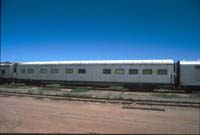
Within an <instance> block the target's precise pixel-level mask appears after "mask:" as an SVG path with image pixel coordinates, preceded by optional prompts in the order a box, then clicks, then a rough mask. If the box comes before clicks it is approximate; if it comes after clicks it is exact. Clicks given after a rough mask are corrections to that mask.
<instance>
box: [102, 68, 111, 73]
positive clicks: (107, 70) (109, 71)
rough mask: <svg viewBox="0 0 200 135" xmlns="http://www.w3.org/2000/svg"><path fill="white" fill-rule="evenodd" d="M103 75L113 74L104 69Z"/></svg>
mask: <svg viewBox="0 0 200 135" xmlns="http://www.w3.org/2000/svg"><path fill="white" fill-rule="evenodd" d="M103 74H111V69H103Z"/></svg>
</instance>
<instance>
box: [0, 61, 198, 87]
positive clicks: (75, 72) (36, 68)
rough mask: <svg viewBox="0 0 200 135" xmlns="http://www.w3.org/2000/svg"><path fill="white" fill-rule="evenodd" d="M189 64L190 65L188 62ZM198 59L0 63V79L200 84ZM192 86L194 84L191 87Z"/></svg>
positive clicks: (92, 82)
mask: <svg viewBox="0 0 200 135" xmlns="http://www.w3.org/2000/svg"><path fill="white" fill-rule="evenodd" d="M189 63H190V64H189ZM199 66H200V61H196V62H193V63H192V62H188V63H187V62H185V61H180V62H177V63H175V62H174V61H173V60H106V61H102V60H100V61H60V62H22V63H2V64H1V65H0V70H1V71H0V72H1V75H0V79H1V80H4V81H5V80H7V81H8V80H10V81H9V82H11V81H15V82H23V83H37V84H44V85H45V84H48V83H55V82H56V83H61V84H64V85H73V84H74V85H101V86H102V85H103V86H112V85H120V86H124V87H128V88H129V89H134V88H136V89H138V88H140V87H141V88H144V87H147V88H155V87H166V86H167V87H175V86H176V87H177V86H179V87H180V86H184V87H185V88H186V86H187V88H188V87H191V86H195V88H197V89H198V88H199V86H200V79H199V77H200V68H199ZM193 88H194V87H193Z"/></svg>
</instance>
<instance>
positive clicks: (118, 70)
mask: <svg viewBox="0 0 200 135" xmlns="http://www.w3.org/2000/svg"><path fill="white" fill-rule="evenodd" d="M115 74H120V75H122V74H124V69H116V70H115Z"/></svg>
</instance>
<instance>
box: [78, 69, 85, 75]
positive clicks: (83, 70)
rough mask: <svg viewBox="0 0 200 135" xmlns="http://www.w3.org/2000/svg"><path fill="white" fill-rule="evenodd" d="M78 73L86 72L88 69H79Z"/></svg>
mask: <svg viewBox="0 0 200 135" xmlns="http://www.w3.org/2000/svg"><path fill="white" fill-rule="evenodd" d="M78 73H79V74H85V73H86V70H85V69H78Z"/></svg>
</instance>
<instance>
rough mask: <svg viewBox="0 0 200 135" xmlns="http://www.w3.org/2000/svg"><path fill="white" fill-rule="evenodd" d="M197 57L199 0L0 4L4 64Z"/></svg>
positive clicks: (18, 0)
mask: <svg viewBox="0 0 200 135" xmlns="http://www.w3.org/2000/svg"><path fill="white" fill-rule="evenodd" d="M199 58H200V1H199V0H2V3H1V60H2V61H54V60H55V61H57V60H102V59H106V60H110V59H174V60H178V59H181V60H182V59H186V60H195V59H199Z"/></svg>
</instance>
